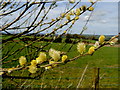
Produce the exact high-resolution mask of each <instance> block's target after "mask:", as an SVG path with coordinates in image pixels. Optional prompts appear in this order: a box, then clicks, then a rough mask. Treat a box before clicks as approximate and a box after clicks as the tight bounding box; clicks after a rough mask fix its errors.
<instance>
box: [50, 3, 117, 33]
mask: <svg viewBox="0 0 120 90" xmlns="http://www.w3.org/2000/svg"><path fill="white" fill-rule="evenodd" d="M82 4H86V5H89V4H88V3H86V2H83V3H80V5H78V6H77V7H79V6H81V5H82ZM70 5H71V4H70ZM70 5H69V6H70ZM65 7H66V4H63V3H59V7H57V8H56V10H54V11H53V12H54V13H52V14H51V15H50V16H52V15H53V14H54V16H55V15H56V16H57V14H59V13H60V12H63V10H64V8H65ZM77 7H76V8H77ZM90 13H91V12H89V11H88V12H86V13H84V14H83V15H81V16H80V19H79V20H78V21H77V22H76V23H75V25H74V27H73V28H72V29H71V31H70V33H74V34H75V33H77V34H79V33H80V32H81V30H82V28H83V26H84V25H85V23H86V20H87V18H88V17H89V15H90ZM83 34H97V35H101V34H104V35H116V34H118V3H117V2H99V3H97V4H96V6H95V10H94V12H93V14H92V17H91V18H90V21H89V23H88V24H87V30H86V31H84V33H83Z"/></svg>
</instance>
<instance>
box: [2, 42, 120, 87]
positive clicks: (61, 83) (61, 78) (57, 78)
mask: <svg viewBox="0 0 120 90" xmlns="http://www.w3.org/2000/svg"><path fill="white" fill-rule="evenodd" d="M26 43H30V41H26ZM46 44H48V45H47V46H46V47H44V50H48V49H50V48H54V49H56V50H60V51H63V52H67V55H68V58H72V57H74V56H76V55H78V54H79V53H78V52H77V50H76V44H74V45H73V46H72V48H71V49H70V50H69V48H70V47H71V45H72V44H70V43H67V44H66V43H53V42H44V41H41V42H36V43H34V44H33V45H32V46H34V47H32V46H31V47H29V48H25V49H23V50H21V51H20V52H18V53H19V54H18V53H15V54H14V55H11V56H10V57H9V58H7V59H5V60H4V61H3V65H2V66H3V67H5V68H7V67H9V68H10V67H16V66H17V65H18V64H19V63H18V58H19V57H20V56H24V55H27V54H28V53H29V52H33V53H31V55H28V56H27V60H28V62H30V60H33V59H35V58H36V56H37V55H38V53H39V52H36V50H37V49H39V47H41V46H44V45H46ZM24 45H25V43H23V42H22V41H19V42H12V43H9V45H7V44H6V45H3V47H5V48H4V49H3V51H2V55H3V56H4V55H6V56H7V55H10V54H11V53H13V52H14V51H15V50H17V49H18V50H19V48H22V47H23V46H24ZM89 47H90V45H87V50H88V48H89ZM118 49H119V47H109V46H104V47H102V48H100V49H99V50H97V51H96V52H95V53H94V54H93V55H92V56H85V57H81V58H79V59H77V60H75V61H72V62H69V63H67V64H65V65H64V64H63V65H60V66H58V67H55V68H53V69H50V70H46V71H45V72H44V73H43V74H42V75H41V76H40V78H36V79H24V78H22V79H20V78H19V79H18V78H13V79H11V78H3V79H2V81H3V82H2V84H3V88H76V87H77V85H78V83H79V80H80V78H81V76H82V73H83V71H84V69H85V67H86V65H88V68H87V70H86V72H85V75H84V77H83V80H82V83H81V85H80V86H79V88H92V86H93V78H94V68H95V67H99V68H100V81H99V87H100V88H118V86H119V85H118ZM68 50H69V52H68ZM87 50H86V51H87ZM8 51H9V52H8ZM27 51H29V52H27ZM48 58H49V57H48ZM8 75H10V76H21V77H29V72H28V71H27V70H20V71H14V72H12V73H11V74H8ZM38 75H39V74H38ZM34 76H36V75H31V77H34Z"/></svg>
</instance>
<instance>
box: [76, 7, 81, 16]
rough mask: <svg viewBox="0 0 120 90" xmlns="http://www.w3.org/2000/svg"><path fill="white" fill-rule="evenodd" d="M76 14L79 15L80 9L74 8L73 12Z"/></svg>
mask: <svg viewBox="0 0 120 90" xmlns="http://www.w3.org/2000/svg"><path fill="white" fill-rule="evenodd" d="M75 14H76V15H77V16H79V15H80V9H79V8H77V9H76V13H75Z"/></svg>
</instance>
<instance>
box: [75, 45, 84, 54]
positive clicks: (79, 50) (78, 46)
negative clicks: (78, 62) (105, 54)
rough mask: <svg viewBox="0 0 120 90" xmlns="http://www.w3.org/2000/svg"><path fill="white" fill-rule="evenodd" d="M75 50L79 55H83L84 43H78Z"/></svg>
mask: <svg viewBox="0 0 120 90" xmlns="http://www.w3.org/2000/svg"><path fill="white" fill-rule="evenodd" d="M77 50H78V52H79V53H80V54H83V53H84V52H85V50H86V45H85V44H84V43H78V44H77Z"/></svg>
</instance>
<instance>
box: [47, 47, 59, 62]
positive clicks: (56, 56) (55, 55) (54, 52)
mask: <svg viewBox="0 0 120 90" xmlns="http://www.w3.org/2000/svg"><path fill="white" fill-rule="evenodd" d="M49 55H50V56H51V57H52V59H53V60H54V61H55V62H57V61H58V60H59V59H60V51H57V50H55V49H52V48H51V49H50V50H49Z"/></svg>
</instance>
